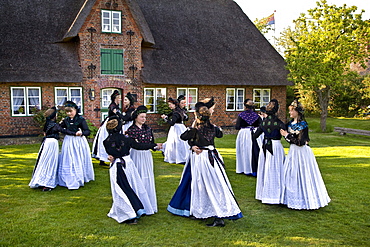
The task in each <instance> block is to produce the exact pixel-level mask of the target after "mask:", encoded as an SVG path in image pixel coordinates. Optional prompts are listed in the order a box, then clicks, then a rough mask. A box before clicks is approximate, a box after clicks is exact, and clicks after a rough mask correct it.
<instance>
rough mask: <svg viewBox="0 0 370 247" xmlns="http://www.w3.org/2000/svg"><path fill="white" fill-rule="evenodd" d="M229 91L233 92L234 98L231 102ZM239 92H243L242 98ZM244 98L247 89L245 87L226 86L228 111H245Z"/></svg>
mask: <svg viewBox="0 0 370 247" xmlns="http://www.w3.org/2000/svg"><path fill="white" fill-rule="evenodd" d="M228 92H232V95H233V96H232V97H233V98H234V100H233V101H232V102H229V98H228V96H229V94H228ZM239 92H241V96H242V97H241V99H239V98H240V95H239ZM244 99H245V89H244V88H226V96H225V105H226V111H243V110H244ZM230 103H231V104H232V105H233V108H232V109H228V108H227V107H228V105H229V104H230Z"/></svg>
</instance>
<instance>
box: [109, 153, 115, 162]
mask: <svg viewBox="0 0 370 247" xmlns="http://www.w3.org/2000/svg"><path fill="white" fill-rule="evenodd" d="M108 160H109V161H110V163H113V162H114V157H113V156H112V155H108Z"/></svg>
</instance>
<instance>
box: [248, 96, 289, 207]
mask: <svg viewBox="0 0 370 247" xmlns="http://www.w3.org/2000/svg"><path fill="white" fill-rule="evenodd" d="M278 110H279V103H278V101H277V100H276V99H272V100H271V101H270V102H269V104H268V105H267V106H266V113H267V118H265V119H264V120H263V121H262V123H261V125H260V127H259V128H258V129H257V131H256V133H254V135H253V136H254V138H258V137H259V136H260V135H261V134H262V133H263V134H264V139H263V144H262V150H261V151H260V155H259V161H258V170H257V183H256V199H258V200H261V201H262V203H268V204H280V196H281V192H282V187H283V184H282V177H283V165H284V159H285V154H284V148H283V145H282V144H281V142H280V139H281V134H280V130H281V129H286V127H285V124H284V123H283V122H282V121H281V120H280V119H279V118H278V117H277V116H276V114H277V112H278Z"/></svg>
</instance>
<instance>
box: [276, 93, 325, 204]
mask: <svg viewBox="0 0 370 247" xmlns="http://www.w3.org/2000/svg"><path fill="white" fill-rule="evenodd" d="M289 114H290V117H291V118H292V120H291V121H290V122H289V123H288V125H287V129H288V131H285V130H281V134H282V135H283V136H284V137H285V140H287V142H289V143H290V149H289V153H288V155H287V157H286V159H285V163H284V173H283V189H282V195H281V203H283V204H286V205H287V207H288V208H292V209H318V208H321V207H325V206H326V205H328V203H329V202H330V198H329V195H328V192H327V190H326V187H325V184H324V181H323V179H322V177H321V173H320V169H319V166H318V164H317V162H316V158H315V156H314V154H313V152H312V150H311V148H310V146H308V142H309V141H310V138H309V136H308V124H307V122H306V121H305V118H304V110H303V107H302V105H301V104H300V103H299V102H298V100H295V101H293V103H292V104H291V105H290V106H289Z"/></svg>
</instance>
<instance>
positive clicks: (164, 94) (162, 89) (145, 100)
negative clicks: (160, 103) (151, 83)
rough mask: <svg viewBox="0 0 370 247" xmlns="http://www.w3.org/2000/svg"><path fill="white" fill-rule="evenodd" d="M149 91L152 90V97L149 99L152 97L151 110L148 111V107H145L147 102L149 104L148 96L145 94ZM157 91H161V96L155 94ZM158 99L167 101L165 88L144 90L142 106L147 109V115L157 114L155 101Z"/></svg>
mask: <svg viewBox="0 0 370 247" xmlns="http://www.w3.org/2000/svg"><path fill="white" fill-rule="evenodd" d="M149 90H153V96H150V97H153V109H149V107H148V106H147V105H149V104H148V102H149V96H147V94H146V92H147V91H149ZM158 90H161V91H162V95H161V96H159V95H158V94H157V91H158ZM159 97H163V98H164V100H165V101H166V99H167V88H144V105H145V106H147V107H148V113H156V112H157V100H158V98H159Z"/></svg>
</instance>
